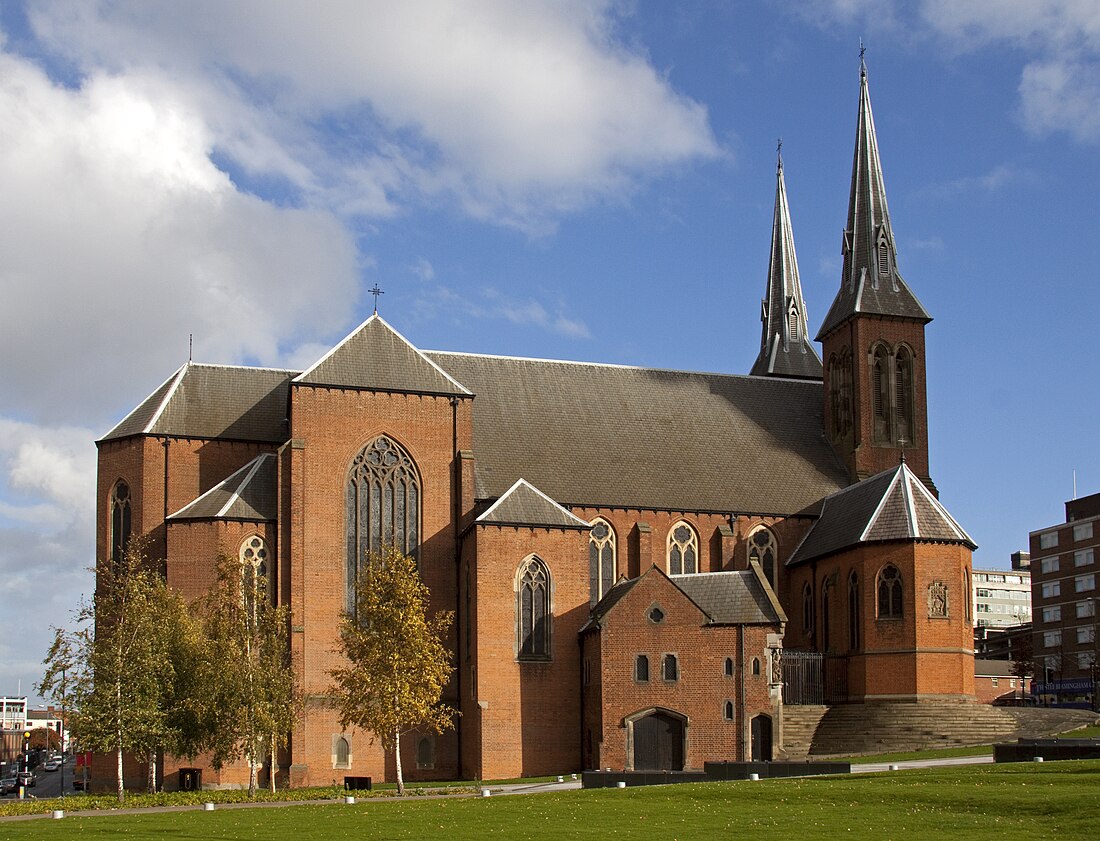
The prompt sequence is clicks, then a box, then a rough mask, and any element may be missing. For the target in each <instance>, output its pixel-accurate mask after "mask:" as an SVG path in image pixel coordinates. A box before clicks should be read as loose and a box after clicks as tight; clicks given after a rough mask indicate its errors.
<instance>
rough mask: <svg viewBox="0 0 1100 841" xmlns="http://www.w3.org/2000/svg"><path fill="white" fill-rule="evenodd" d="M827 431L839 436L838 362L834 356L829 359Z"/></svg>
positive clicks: (836, 436)
mask: <svg viewBox="0 0 1100 841" xmlns="http://www.w3.org/2000/svg"><path fill="white" fill-rule="evenodd" d="M829 431H830V432H832V434H833V437H834V438H838V437H839V436H840V361H839V360H838V359H837V358H836V354H833V355H831V356H830V357H829Z"/></svg>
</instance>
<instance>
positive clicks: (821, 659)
mask: <svg viewBox="0 0 1100 841" xmlns="http://www.w3.org/2000/svg"><path fill="white" fill-rule="evenodd" d="M847 700H848V658H847V657H845V656H843V655H836V654H822V653H821V652H820V651H784V652H783V703H784V704H842V703H844V702H845V701H847Z"/></svg>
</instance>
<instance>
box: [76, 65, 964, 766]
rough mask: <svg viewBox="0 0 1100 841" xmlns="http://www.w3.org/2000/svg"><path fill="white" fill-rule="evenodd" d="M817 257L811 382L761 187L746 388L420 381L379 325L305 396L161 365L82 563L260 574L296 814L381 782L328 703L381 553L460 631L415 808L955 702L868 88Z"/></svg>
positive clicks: (575, 377) (185, 573)
mask: <svg viewBox="0 0 1100 841" xmlns="http://www.w3.org/2000/svg"><path fill="white" fill-rule="evenodd" d="M843 254H844V268H843V271H842V274H841V278H840V286H839V289H838V290H837V292H836V298H835V300H834V301H833V304H832V306H831V308H830V309H829V312H828V314H827V315H826V317H825V320H824V323H823V324H822V326H821V328H820V330H819V331H818V333H817V337H816V339H817V341H819V342H820V343H821V347H822V352H823V356H824V359H825V362H824V364H823V363H822V357H821V356H819V355H818V352H817V350H816V348H815V346H814V344H813V343H811V340H810V336H809V327H808V323H807V318H806V307H805V304H804V301H803V296H802V290H801V287H800V283H799V276H798V265H797V262H796V259H795V249H794V241H793V237H792V230H791V222H790V216H789V213H788V209H787V198H786V188H785V184H784V178H783V167H782V160H781V159H780V162H779V166H778V169H777V184H776V200H775V220H774V226H773V232H772V243H771V262H770V268H769V273H768V280H767V290H766V294H765V297H764V299H763V308H762V320H763V330H762V336H761V344H760V354H759V356H758V358H757V359H756V361H755V363H754V364H753V366H752V369H751V373H750V374H749V375H747V376H745V375H734V374H706V373H693V372H680V371H666V370H658V369H645V368H632V367H625V366H619V365H602V364H595V363H576V362H559V361H552V360H541V359H518V358H508V357H498V356H485V355H479V354H469V353H454V352H437V351H424V350H420V349H418V348H416V347H414V346H413V345H411V344H410V343H409V342H408V341H406V340H405V339H404V338H403V337H402V336H401V335H400V334H399V333H398V332H397V331H396V330H395V329H394V328H393V327H391V326H390V325H389V324H388V323H386V322H385V321H384V320H383V319H382V318H381V317H380V316H378V315H377V314H375V315H373V316H371V317H370V318H369V319H367V321H366V322H364V323H363V324H362V325H360V326H359V327H358V328H357V329H356V330H355V331H354V332H353V333H352V334H351V335H349V336H348V337H347V338H345V339H344V340H343V341H342V342H340V343H339V344H338V345H337V346H336V347H334V348H333V349H332V350H331V351H329V352H328V353H327V354H326V355H325V356H324V357H322V358H321V359H319V360H318V361H317V362H316V363H315V364H314V365H312V366H311V367H310V368H308V369H307V370H305V371H283V370H272V369H261V368H247V367H234V366H227V365H203V364H195V363H191V362H188V363H187V364H186V365H185V366H184V367H183V368H181V369H180V370H179V371H177V372H176V373H175V374H173V375H172V376H171V377H170V378H169V379H168V380H167V381H166V382H165V383H164V384H163V385H161V386H160V387H159V388H157V389H156V391H154V392H153V394H152V395H150V396H149V398H148V399H147V400H145V401H144V402H143V403H142V404H141V405H140V406H138V407H137V408H136V409H134V411H132V412H131V413H130V414H129V415H128V416H127V417H126V418H125V419H124V420H123V421H122V422H121V423H119V424H118V426H116V427H115V428H114V429H112V430H111V431H110V432H109V433H108V434H107V435H106V436H104V438H103V439H102V440H101V441H100V442H99V443H98V446H99V484H98V503H99V504H98V523H99V526H98V535H97V547H96V548H97V556H98V557H99V558H100V559H104V560H105V559H109V558H111V557H112V556H113V555H115V554H116V553H118V552H119V551H120V550H121V547H122V546H123V545H124V543H125V541H126V540H127V539H128V537H129V535H130V534H131V533H133V534H139V533H140V534H146V535H149V536H150V537H151V539H152V541H153V551H154V552H155V553H157V554H158V555H160V556H162V557H163V558H164V559H166V570H167V576H168V582H169V584H170V585H171V586H173V587H175V588H178V589H179V590H180V591H182V592H183V593H184V594H185V595H186V596H187V597H189V598H190V597H198V596H199V595H201V594H202V593H203V592H204V591H205V590H206V589H207V588H208V587H209V586H210V584H211V583H212V581H213V566H214V561H215V557H216V556H217V554H218V553H219V552H220V551H227V552H230V553H232V554H233V555H235V556H239V557H240V559H241V563H242V564H246V565H250V566H251V567H252V568H253V569H254V570H255V571H256V572H257V573H259V574H261V575H265V576H267V578H268V581H269V584H270V586H269V590H270V591H271V593H272V594H273V598H274V599H275V600H277V602H278V603H279V604H285V605H288V606H289V608H290V613H291V617H292V618H291V629H290V630H291V634H290V638H291V647H292V655H293V664H294V668H295V670H296V671H297V673H298V676H299V678H300V680H301V684H302V688H303V690H304V693H305V696H306V698H307V702H306V706H305V710H304V713H303V715H302V717H301V719H300V721H299V723H298V725H297V726H296V727H295V729H294V732H293V734H292V738H291V743H290V747H289V749H288V750H287V751H285V752H284V753H283V755H281V756H280V757H278V758H276V760H275V763H274V765H275V766H276V767H275V768H274V771H275V773H277V774H279V775H280V777H281V778H282V779H287V780H289V781H290V783H291V784H292V785H317V784H328V783H329V782H331V781H333V780H336V781H340V780H342V778H343V777H344V776H345V775H355V776H368V775H369V776H372V777H375V778H376V779H381V778H385V777H387V776H390V777H392V774H393V765H394V762H393V757H392V756H386V755H384V754H383V752H382V750H381V749H380V748H379V747H378V746H377V745H375V744H373V743H372V740H371V737H370V735H369V734H367V733H363V732H354V731H353V732H346V731H343V730H341V728H340V726H339V723H338V722H337V720H336V713H335V712H334V710H333V709H332V707H331V706H330V705H329V704H328V703H326V692H327V689H328V685H329V679H328V677H327V673H328V671H329V670H330V669H332V668H333V667H334V666H336V665H337V659H336V655H335V654H334V653H333V649H334V646H335V640H336V637H337V626H338V623H339V621H340V617H341V613H342V611H344V610H346V609H347V608H348V607H349V606H350V605H351V604H352V601H353V599H354V580H355V574H356V569H357V567H358V565H359V564H360V563H362V560H363V558H364V555H365V554H366V553H367V552H368V551H369V550H371V549H378V548H379V547H381V546H384V545H389V544H395V545H396V546H398V547H399V548H401V549H402V550H404V551H406V552H409V553H411V554H413V555H414V556H415V557H416V559H417V561H418V564H419V568H420V571H421V575H422V576H423V578H424V581H425V582H426V583H427V585H428V586H429V587H430V589H431V594H432V602H433V605H434V607H435V608H437V609H446V610H453V611H454V612H455V617H456V621H455V624H454V627H453V630H452V632H451V637H450V640H449V644H450V646H451V649H452V650H453V652H454V664H455V667H456V670H455V673H454V677H453V679H452V681H451V684H450V686H449V687H448V688H447V691H446V694H445V700H446V702H447V703H449V704H452V705H453V706H454V707H455V708H457V709H458V710H459V711H460V712H461V716H460V717H459V718H458V726H457V729H456V730H454V731H452V732H448V733H445V734H443V735H433V734H429V733H410V734H408V736H407V738H406V739H405V740H404V742H403V743H402V746H401V750H402V751H403V753H402V760H403V765H404V768H406V769H409V770H408V776H409V777H410V778H412V779H428V778H433V779H440V778H466V779H475V778H476V779H493V778H506V777H517V776H521V775H542V774H553V773H562V772H569V771H577V770H581V769H588V768H606V767H611V768H615V769H636V770H641V769H684V768H686V769H691V768H701V767H702V764H703V762H704V761H705V760H721V759H730V760H741V759H769V758H772V756H773V755H776V754H779V753H780V752H781V751H782V744H783V709H784V704H785V703H786V704H788V705H789V704H792V703H800V702H802V701H804V700H805V699H806V698H807V697H811V696H815V697H816V696H821V697H823V698H824V700H827V701H832V702H874V701H883V700H893V701H913V702H920V701H922V700H931V699H935V700H944V699H957V700H960V701H966V700H972V696H973V674H974V672H973V644H972V631H971V626H972V619H971V616H970V598H969V593H970V581H969V577H970V556H971V551H972V550H973V548H974V544H973V542H972V541H971V539H970V538H969V536H968V535H967V534H966V532H965V531H963V529H962V528H961V527H960V526H959V525H958V524H957V523H956V522H955V520H954V519H953V518H952V517H951V516H950V515H949V514H948V513H947V511H946V510H945V509H944V508H943V506H941V505H940V503H939V501H938V500H937V493H936V490H935V486H934V484H933V482H932V480H931V478H930V476H929V467H928V418H927V401H926V396H925V390H926V389H925V346H924V330H925V325H926V324H927V323H928V322H929V321H930V320H931V318H930V316H929V315H928V313H927V312H926V311H925V309H924V307H923V306H922V305H921V303H920V301H919V300H918V299H917V296H916V295H915V294H914V293H913V292H912V291H911V290H910V288H909V286H908V285H907V284H906V282H905V281H904V280H903V279H902V277H901V274H900V273H899V271H898V266H897V260H896V249H895V242H894V235H893V231H892V230H891V225H890V215H889V212H888V210H887V205H886V191H885V187H884V184H883V176H882V168H881V165H880V161H879V153H878V145H877V141H876V138H875V127H874V122H873V120H872V116H871V103H870V99H869V96H868V88H867V77H866V71H865V68H863V67H861V70H860V95H859V119H858V124H857V132H856V143H855V159H854V162H853V167H852V184H851V198H850V204H849V209H848V219H847V223H846V225H845V229H844V241H843ZM795 666H798V667H799V668H797V669H796V668H795ZM803 666H806V668H805V669H804V668H802V667H803ZM201 765H202V763H201V761H198V763H197V766H201ZM183 766H186V767H197V766H196V762H195V761H192V760H186V759H178V758H175V757H170V756H167V757H164V758H163V768H162V775H163V777H164V779H165V780H166V784H167V785H168V786H169V787H172V786H173V784H174V782H175V780H176V779H177V777H176V772H177V771H178V770H179V769H180V768H181V767H183ZM271 770H272V769H270V768H269V769H267V771H266V773H270V772H271ZM245 779H247V773H246V770H245V769H244V768H242V767H230V768H225V769H223V770H222V771H221V772H215V771H214V770H213V769H211V768H204V769H203V771H202V782H203V783H204V784H211V783H213V784H222V785H232V784H235V783H239V782H241V781H242V780H245Z"/></svg>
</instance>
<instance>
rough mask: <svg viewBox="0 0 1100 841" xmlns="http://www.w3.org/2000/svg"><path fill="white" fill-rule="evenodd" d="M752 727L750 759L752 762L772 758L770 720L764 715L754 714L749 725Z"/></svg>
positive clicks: (765, 760) (766, 760)
mask: <svg viewBox="0 0 1100 841" xmlns="http://www.w3.org/2000/svg"><path fill="white" fill-rule="evenodd" d="M750 727H751V729H752V759H753V761H754V762H771V760H772V720H771V718H769V717H768V716H766V715H758V716H756V717H755V718H754V719H753V720H752V723H751V725H750Z"/></svg>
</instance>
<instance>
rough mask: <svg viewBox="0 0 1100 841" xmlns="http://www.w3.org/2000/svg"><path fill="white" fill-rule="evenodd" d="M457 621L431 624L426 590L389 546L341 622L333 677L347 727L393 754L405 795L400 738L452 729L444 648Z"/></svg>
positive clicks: (367, 570) (368, 566) (368, 563)
mask: <svg viewBox="0 0 1100 841" xmlns="http://www.w3.org/2000/svg"><path fill="white" fill-rule="evenodd" d="M452 618H453V615H452V613H451V612H450V611H442V612H440V613H437V614H436V615H435V616H434V617H432V618H430V619H429V618H428V588H427V586H426V585H425V584H424V582H423V581H421V580H420V574H419V572H418V571H417V568H416V562H415V561H414V560H413V559H412V558H410V557H408V556H407V555H404V554H403V553H401V552H400V551H398V550H397V549H396V548H393V547H391V548H388V549H386V550H384V551H382V552H381V553H370V554H369V555H368V556H367V557H366V558H365V559H364V562H363V564H362V567H361V568H360V572H359V576H358V578H357V580H356V598H355V609H354V611H353V612H349V613H345V614H344V617H343V620H342V621H341V623H340V645H339V649H338V651H339V653H341V654H343V655H344V657H345V658H346V659H347V665H346V666H343V667H341V668H337V669H333V670H332V671H330V672H329V676H330V677H331V678H332V680H333V685H332V687H331V690H330V692H331V694H332V695H333V697H334V699H335V704H336V708H337V710H338V712H339V715H340V726H341V727H344V728H347V727H348V726H349V725H354V726H356V727H360V728H362V729H364V730H367V731H369V732H370V733H372V734H374V737H375V738H377V739H378V740H379V742H381V744H382V747H383V748H384V749H385V750H392V751H393V752H394V755H395V756H396V758H397V790H398V793H399V794H403V793H404V791H405V782H404V777H403V775H402V770H401V750H400V743H401V735H402V734H403V733H407V732H409V731H411V730H414V729H419V728H425V729H428V730H432V731H434V732H436V733H441V732H443V731H444V730H446V729H448V728H450V727H453V726H454V716H455V715H456V711H455V710H454V709H452V708H450V707H447V706H444V705H442V704H441V703H440V698H441V696H442V694H443V688H444V687H445V686H446V684H447V681H448V680H449V679H450V676H451V673H452V672H453V671H454V666H453V665H452V664H451V654H450V652H449V651H448V650H447V648H446V646H445V645H444V644H443V638H444V636H445V635H446V633H447V629H448V628H449V627H450V625H451V621H452Z"/></svg>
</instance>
